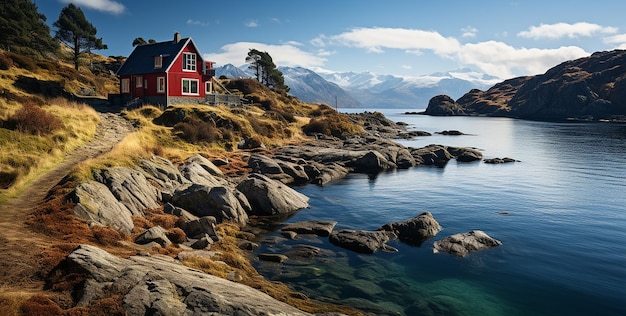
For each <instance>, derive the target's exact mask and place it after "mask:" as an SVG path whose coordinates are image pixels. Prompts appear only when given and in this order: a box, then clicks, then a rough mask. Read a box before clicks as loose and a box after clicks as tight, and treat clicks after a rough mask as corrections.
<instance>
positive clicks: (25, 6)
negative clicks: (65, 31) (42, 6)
mask: <svg viewBox="0 0 626 316" xmlns="http://www.w3.org/2000/svg"><path fill="white" fill-rule="evenodd" d="M0 48H4V49H7V50H12V51H16V52H19V53H27V54H34V53H35V52H36V53H38V54H40V55H42V54H44V53H46V52H50V51H55V50H56V49H57V48H58V43H57V42H56V41H55V40H54V38H53V37H52V36H51V35H50V28H49V27H48V25H47V24H46V16H45V15H43V14H41V13H39V12H38V11H37V6H36V5H35V4H34V3H33V2H32V1H30V0H2V1H1V2H0Z"/></svg>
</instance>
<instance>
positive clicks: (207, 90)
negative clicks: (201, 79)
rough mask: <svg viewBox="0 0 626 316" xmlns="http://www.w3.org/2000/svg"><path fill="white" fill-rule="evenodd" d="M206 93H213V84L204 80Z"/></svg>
mask: <svg viewBox="0 0 626 316" xmlns="http://www.w3.org/2000/svg"><path fill="white" fill-rule="evenodd" d="M205 91H206V93H213V85H212V84H211V81H207V82H206V89H205Z"/></svg>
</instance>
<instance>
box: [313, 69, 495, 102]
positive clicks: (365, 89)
mask: <svg viewBox="0 0 626 316" xmlns="http://www.w3.org/2000/svg"><path fill="white" fill-rule="evenodd" d="M318 73H319V74H320V76H322V77H323V78H324V79H326V80H328V81H331V82H334V83H336V84H338V85H339V86H340V87H341V88H343V89H344V90H346V91H348V92H349V93H350V94H352V95H353V96H354V97H355V98H356V99H357V100H359V101H361V103H362V104H363V105H364V106H365V107H374V108H376V107H378V108H389V107H391V108H418V109H420V108H426V106H427V105H428V101H429V100H430V99H431V98H432V97H434V96H436V95H439V94H447V95H449V96H450V97H452V98H453V99H458V98H460V97H461V96H463V94H465V93H466V92H467V91H469V90H471V89H474V88H477V89H481V90H484V89H487V88H489V87H491V86H493V85H494V84H496V83H498V82H499V81H501V80H500V79H499V78H496V77H492V76H488V75H485V74H482V73H478V72H474V71H472V70H470V69H466V68H465V69H459V70H454V71H449V72H445V73H434V74H431V75H427V76H416V77H399V76H393V75H379V74H375V73H371V72H363V73H354V72H344V73H337V72H326V71H319V72H318Z"/></svg>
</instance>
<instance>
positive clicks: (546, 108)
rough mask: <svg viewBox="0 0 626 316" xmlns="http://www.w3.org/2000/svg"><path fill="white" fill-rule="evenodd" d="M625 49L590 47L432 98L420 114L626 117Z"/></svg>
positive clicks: (545, 117) (620, 119)
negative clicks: (540, 68)
mask: <svg viewBox="0 0 626 316" xmlns="http://www.w3.org/2000/svg"><path fill="white" fill-rule="evenodd" d="M624 91H626V51H624V50H613V51H604V52H596V53H594V54H592V55H591V56H589V57H585V58H580V59H576V60H571V61H567V62H564V63H561V64H560V65H557V66H555V67H553V68H551V69H549V70H548V71H547V72H546V73H544V74H541V75H536V76H526V77H518V78H513V79H509V80H505V81H503V82H501V83H498V84H496V85H494V86H493V87H491V88H490V89H488V90H487V91H481V90H478V89H474V90H471V91H469V92H468V93H466V94H465V95H463V96H462V97H461V98H459V99H458V100H456V101H455V100H453V99H452V98H450V97H449V96H446V95H439V96H435V97H433V98H432V99H431V100H430V101H429V103H428V107H427V109H426V111H424V112H423V114H427V115H438V116H452V115H471V116H480V115H482V116H500V117H512V118H521V119H530V120H559V121H561V120H609V121H624V120H625V119H626V93H625V92H624Z"/></svg>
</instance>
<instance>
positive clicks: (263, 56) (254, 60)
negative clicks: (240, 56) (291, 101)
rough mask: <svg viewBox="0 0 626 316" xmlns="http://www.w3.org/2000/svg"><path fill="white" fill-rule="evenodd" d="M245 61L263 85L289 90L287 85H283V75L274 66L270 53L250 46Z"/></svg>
mask: <svg viewBox="0 0 626 316" xmlns="http://www.w3.org/2000/svg"><path fill="white" fill-rule="evenodd" d="M246 62H247V63H249V64H250V66H249V67H250V69H252V70H254V71H255V74H256V79H257V80H258V81H259V82H261V83H262V84H263V85H265V86H267V87H269V88H274V89H276V90H280V91H285V92H289V87H288V86H286V85H285V77H284V76H283V73H282V72H281V71H280V70H278V68H276V64H274V61H273V60H272V56H270V54H268V53H267V52H261V51H259V50H256V49H254V48H252V49H250V51H248V56H247V57H246Z"/></svg>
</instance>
